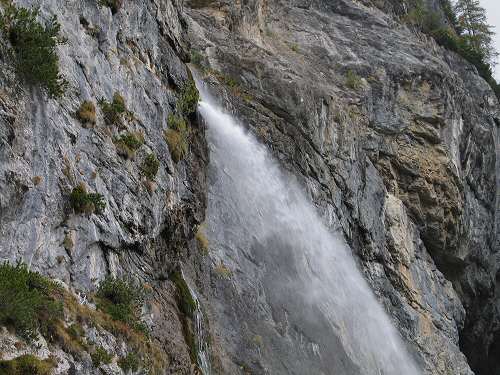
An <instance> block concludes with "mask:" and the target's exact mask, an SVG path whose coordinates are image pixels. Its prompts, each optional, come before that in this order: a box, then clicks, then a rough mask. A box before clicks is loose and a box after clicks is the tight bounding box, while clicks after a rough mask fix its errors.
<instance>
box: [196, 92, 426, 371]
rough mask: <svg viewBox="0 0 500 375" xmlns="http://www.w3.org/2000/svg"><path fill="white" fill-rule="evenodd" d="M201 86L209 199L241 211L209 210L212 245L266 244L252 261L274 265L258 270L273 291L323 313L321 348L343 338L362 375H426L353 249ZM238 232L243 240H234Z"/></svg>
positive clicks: (320, 352)
mask: <svg viewBox="0 0 500 375" xmlns="http://www.w3.org/2000/svg"><path fill="white" fill-rule="evenodd" d="M198 86H199V89H200V92H201V96H202V99H203V101H202V102H201V103H200V105H199V111H200V114H201V115H202V117H203V118H204V120H205V121H206V122H207V124H208V129H209V130H208V135H209V140H210V144H211V163H212V165H215V170H216V176H215V178H213V182H212V187H211V194H218V195H219V196H223V198H219V199H222V200H221V202H224V204H226V202H230V203H228V204H230V205H231V209H232V210H235V211H236V212H237V215H236V217H237V219H236V220H234V219H233V218H232V220H225V221H224V218H221V217H217V215H219V214H220V213H217V212H215V213H214V212H210V209H209V215H208V216H209V217H208V220H209V221H212V225H220V226H223V228H220V231H221V232H224V233H223V234H221V235H220V236H219V237H220V238H218V239H214V240H215V241H219V242H221V243H222V247H224V248H225V249H229V250H228V251H232V252H233V254H232V255H231V256H233V257H237V256H238V254H236V253H237V251H238V250H237V249H239V250H240V251H241V249H243V248H244V246H245V245H244V244H243V242H244V241H247V242H245V243H248V238H251V239H252V241H254V243H258V244H260V246H258V247H257V248H253V249H252V251H253V252H254V254H253V255H252V256H253V257H255V258H260V259H271V261H270V262H267V263H266V261H265V260H264V261H262V262H261V263H260V264H261V265H259V267H261V268H266V271H267V272H269V273H272V274H273V285H272V288H274V289H277V292H276V295H278V296H279V297H278V298H289V299H294V298H297V299H300V300H301V301H303V306H308V307H310V306H313V308H314V309H316V310H319V311H321V314H322V315H323V316H324V317H326V321H327V322H328V330H326V331H323V332H320V333H317V334H316V335H318V334H320V335H324V337H322V338H321V340H317V342H325V341H328V340H330V338H329V337H330V336H332V337H333V336H336V337H338V338H340V342H341V345H342V347H343V350H344V351H345V353H347V355H348V357H349V358H350V359H351V360H352V362H353V363H355V364H356V366H357V367H358V368H359V375H372V374H373V375H380V374H384V375H417V374H420V371H419V370H417V367H416V365H415V364H414V361H413V360H412V359H411V357H410V356H409V355H408V354H407V352H406V350H405V348H404V344H403V342H402V340H401V339H400V337H399V334H398V332H397V331H396V330H395V328H394V327H393V326H392V324H391V322H390V320H389V318H388V316H387V315H386V313H385V312H384V310H383V309H382V307H381V306H380V305H379V303H378V302H377V301H376V299H375V296H374V295H373V293H372V291H371V290H370V288H369V286H368V284H367V282H366V281H365V280H364V279H363V277H362V275H361V273H360V271H359V270H358V269H357V266H356V264H355V261H354V259H353V256H352V254H351V251H350V249H349V248H348V247H347V246H346V245H345V244H344V243H343V242H342V241H341V240H339V239H338V238H336V237H335V236H334V235H333V234H332V233H330V232H329V230H328V228H327V227H326V226H325V225H324V224H323V223H322V219H321V218H320V217H319V215H318V214H317V212H316V210H315V207H314V206H313V205H312V204H311V203H310V202H309V201H308V200H307V199H306V196H305V194H304V192H303V191H302V189H301V188H300V186H299V185H298V184H297V183H295V182H293V181H291V179H290V178H289V177H288V176H286V175H285V174H284V173H283V172H282V171H281V169H280V167H279V165H278V164H277V163H276V162H275V161H274V160H273V158H272V157H271V156H270V155H269V153H268V152H267V150H266V148H265V147H263V146H262V145H260V144H259V143H258V142H257V141H256V140H255V139H254V137H253V136H251V135H249V134H247V133H246V132H245V130H244V129H243V128H242V127H241V126H239V125H238V124H237V123H236V122H235V120H234V119H233V117H232V116H231V115H229V114H226V113H223V111H221V110H220V109H218V108H217V106H216V105H215V104H214V103H213V102H212V100H211V99H210V96H209V94H208V93H207V92H205V90H204V88H203V87H202V85H198ZM209 199H210V198H209ZM219 216H220V215H219ZM214 223H215V224H214ZM236 232H239V233H244V235H240V234H238V235H237V236H236V235H234V233H236ZM239 238H241V241H240V240H239ZM210 240H212V238H210ZM247 247H248V246H247ZM255 252H261V253H262V254H260V255H259V254H255ZM270 254H271V255H270ZM214 256H215V257H217V254H215V255H214ZM219 256H220V258H224V256H225V255H224V254H222V255H221V254H219ZM266 257H267V258H266ZM277 259H279V261H278V260H277ZM222 260H224V261H227V262H231V259H222ZM287 293H290V295H288V294H287ZM313 339H315V337H313ZM312 346H313V351H314V355H316V356H317V357H318V358H321V357H325V356H335V355H336V353H333V352H325V348H324V347H322V346H321V345H317V344H313V345H312ZM329 371H331V372H332V373H333V369H331V370H329ZM271 373H272V371H271ZM311 373H312V372H311ZM336 375H344V374H339V373H336Z"/></svg>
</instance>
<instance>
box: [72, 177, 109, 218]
mask: <svg viewBox="0 0 500 375" xmlns="http://www.w3.org/2000/svg"><path fill="white" fill-rule="evenodd" d="M69 199H70V203H71V207H73V210H74V211H75V213H77V214H82V213H85V214H88V215H90V214H93V213H96V214H101V213H102V212H103V211H104V209H105V208H106V201H105V200H104V197H103V196H102V195H101V194H98V193H88V192H87V188H86V187H85V184H79V185H78V186H76V187H75V188H74V189H73V191H72V192H71V195H70V197H69Z"/></svg>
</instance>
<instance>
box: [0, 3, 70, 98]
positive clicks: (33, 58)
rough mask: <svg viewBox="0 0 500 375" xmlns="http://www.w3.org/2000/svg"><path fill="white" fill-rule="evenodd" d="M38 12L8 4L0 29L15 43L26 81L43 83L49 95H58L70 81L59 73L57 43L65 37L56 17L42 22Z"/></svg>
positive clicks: (1, 19) (17, 59) (16, 60)
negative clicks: (39, 19)
mask: <svg viewBox="0 0 500 375" xmlns="http://www.w3.org/2000/svg"><path fill="white" fill-rule="evenodd" d="M38 15H39V12H38V10H30V9H26V8H16V7H15V6H13V5H9V6H7V9H6V10H5V12H4V14H3V15H0V29H1V30H2V31H3V33H4V34H5V35H6V36H7V37H8V39H9V41H10V42H11V44H12V48H13V52H14V56H15V62H16V70H17V72H18V74H19V75H20V76H21V77H22V78H23V79H24V80H25V81H26V82H27V83H29V84H33V85H40V86H41V87H42V88H43V89H45V90H46V91H47V93H48V95H49V96H50V97H59V96H62V95H63V93H64V90H65V88H66V86H67V82H66V80H64V79H63V77H62V76H61V74H60V73H59V57H58V56H57V45H59V44H62V43H64V42H65V40H64V39H63V38H61V36H60V35H59V34H60V30H61V25H60V24H59V23H58V22H57V18H56V17H55V16H54V17H53V18H51V19H50V20H49V21H48V22H46V23H45V24H42V23H40V22H38V21H37V18H38Z"/></svg>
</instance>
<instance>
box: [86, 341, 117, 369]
mask: <svg viewBox="0 0 500 375" xmlns="http://www.w3.org/2000/svg"><path fill="white" fill-rule="evenodd" d="M90 357H91V358H92V363H93V364H94V366H96V367H99V366H100V365H101V363H104V364H105V365H108V364H110V363H111V360H112V359H113V356H112V355H111V354H109V353H108V352H107V351H106V350H105V349H104V348H103V347H101V346H99V347H97V348H95V350H94V351H93V352H92V353H91V354H90Z"/></svg>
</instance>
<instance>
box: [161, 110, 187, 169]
mask: <svg viewBox="0 0 500 375" xmlns="http://www.w3.org/2000/svg"><path fill="white" fill-rule="evenodd" d="M188 138H189V129H188V126H187V123H186V120H185V119H184V118H183V117H181V116H178V115H174V114H170V115H169V116H168V129H167V130H166V131H165V140H166V142H167V144H168V148H169V150H170V155H171V156H172V159H173V160H174V162H176V163H178V162H179V161H181V160H182V159H184V157H185V156H186V154H187V152H188V148H189V143H188Z"/></svg>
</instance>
